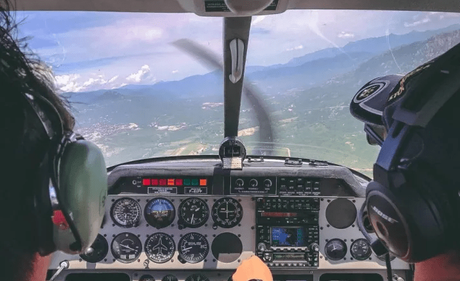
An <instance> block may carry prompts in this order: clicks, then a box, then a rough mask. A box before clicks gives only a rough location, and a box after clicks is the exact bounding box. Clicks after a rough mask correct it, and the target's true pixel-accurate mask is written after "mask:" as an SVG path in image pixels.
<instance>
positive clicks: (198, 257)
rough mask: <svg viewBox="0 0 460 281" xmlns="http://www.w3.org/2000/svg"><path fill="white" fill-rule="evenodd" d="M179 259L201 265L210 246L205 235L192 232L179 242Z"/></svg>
mask: <svg viewBox="0 0 460 281" xmlns="http://www.w3.org/2000/svg"><path fill="white" fill-rule="evenodd" d="M178 248H179V257H180V258H182V260H184V261H186V262H188V263H199V262H200V261H202V260H204V259H205V258H206V256H207V255H208V252H209V244H208V240H206V237H204V236H203V235H201V234H199V233H196V232H191V233H187V234H185V235H184V236H183V237H182V238H181V239H180V240H179V246H178Z"/></svg>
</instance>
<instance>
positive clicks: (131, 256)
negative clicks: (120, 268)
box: [112, 232, 142, 263]
mask: <svg viewBox="0 0 460 281" xmlns="http://www.w3.org/2000/svg"><path fill="white" fill-rule="evenodd" d="M141 252H142V244H141V241H140V240H139V238H137V236H136V235H134V234H132V233H128V232H125V233H120V234H118V235H117V237H115V238H114V239H113V241H112V254H113V256H114V258H116V259H117V260H118V261H121V262H124V263H129V262H133V261H135V260H136V259H137V258H139V256H140V255H141Z"/></svg>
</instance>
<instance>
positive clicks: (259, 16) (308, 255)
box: [15, 0, 460, 281]
mask: <svg viewBox="0 0 460 281" xmlns="http://www.w3.org/2000/svg"><path fill="white" fill-rule="evenodd" d="M16 2H17V3H16V7H15V8H16V9H17V13H18V16H22V15H24V19H25V20H24V23H23V29H21V30H23V33H24V35H27V36H29V35H30V36H32V39H31V47H32V48H33V49H34V50H36V51H37V52H38V54H39V55H43V56H44V60H45V62H47V63H50V64H51V66H52V68H53V71H54V72H55V73H57V78H56V81H57V84H58V87H59V88H60V89H61V91H62V95H64V96H65V97H66V98H67V99H68V100H69V101H70V103H71V105H72V108H73V109H74V110H75V111H74V112H75V116H76V121H77V124H76V131H79V132H80V133H82V134H83V135H84V136H85V137H86V138H89V139H91V140H92V141H93V142H95V143H97V144H98V145H99V146H100V148H101V150H102V151H103V153H104V156H105V157H106V163H107V166H108V168H107V175H108V195H107V197H106V200H105V216H104V220H103V222H102V224H101V226H100V230H99V233H98V235H97V238H96V240H95V241H94V242H93V243H92V245H91V247H89V248H87V249H86V250H85V251H84V252H83V253H81V254H79V255H70V254H66V253H63V252H56V253H54V254H53V255H52V261H51V264H50V266H49V269H48V274H47V280H51V281H80V280H85V281H93V280H94V281H96V280H97V281H100V280H111V281H160V280H161V281H227V280H230V277H231V276H232V274H233V273H234V272H235V270H236V269H237V267H238V266H239V265H240V264H241V263H242V262H243V261H244V260H246V259H248V258H250V257H252V256H257V257H259V258H260V259H261V260H262V261H263V262H264V263H265V264H266V265H267V266H268V267H269V268H270V270H271V271H272V274H273V280H277V281H338V280H340V281H345V280H346V281H361V280H369V281H383V280H390V279H388V278H391V280H396V281H410V280H412V278H413V277H412V276H413V266H412V265H411V264H408V263H406V262H404V261H402V260H400V259H399V258H395V257H394V256H391V255H386V254H385V255H382V254H381V253H376V252H375V249H374V248H373V247H372V245H371V244H372V241H369V239H367V238H369V237H371V238H372V239H376V236H375V233H374V231H373V228H372V225H371V224H370V223H369V220H368V218H367V213H366V212H361V211H360V210H361V207H362V205H363V203H364V201H365V190H366V186H367V184H368V183H369V182H370V181H371V180H372V176H373V175H372V165H373V163H374V161H375V159H376V155H377V153H378V148H376V147H375V146H370V145H368V143H367V140H368V139H369V138H367V139H366V133H365V132H364V130H363V128H362V123H360V122H358V121H355V119H353V117H352V115H351V114H350V109H349V105H350V101H352V100H353V102H354V103H356V104H362V105H360V106H357V107H359V108H364V109H365V106H366V105H365V103H361V102H362V101H363V100H364V101H366V99H367V98H368V97H369V96H370V95H372V94H373V93H375V92H378V91H385V90H388V89H389V88H391V87H394V85H395V83H398V81H399V80H394V79H390V78H388V79H386V80H385V79H383V80H381V81H374V82H372V83H371V84H366V83H367V82H368V81H371V79H373V78H375V77H378V76H383V75H389V74H406V73H407V72H408V71H410V70H411V69H413V68H414V67H416V66H417V65H419V64H421V63H423V62H424V61H427V60H429V59H431V58H433V57H435V56H437V55H439V54H440V53H442V52H443V51H446V50H447V49H448V48H450V47H452V46H453V45H454V44H456V42H457V43H458V42H460V25H459V24H458V19H459V18H458V16H459V15H460V14H459V12H460V6H458V5H457V4H456V3H455V1H432V2H427V1H361V0H358V1H335V0H323V1H316V0H314V1H300V0H274V1H273V0H257V1H255V0H254V1H244V0H167V1H163V0H162V1H153V0H152V1H146V0H134V1H121V0H111V1H103V0H80V1H69V0H60V1H54V0H18V1H16ZM173 16H174V17H173ZM131 26H132V28H131ZM88 34H89V35H88ZM79 36H81V38H84V39H79V38H80V37H79ZM363 85H366V86H365V87H363ZM353 97H354V98H353ZM82 207H83V208H84V206H82ZM363 230H364V231H366V233H367V236H368V237H367V238H366V236H365V235H364V234H363V232H362V231H363Z"/></svg>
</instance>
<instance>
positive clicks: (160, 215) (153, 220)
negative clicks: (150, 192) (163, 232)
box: [144, 198, 176, 229]
mask: <svg viewBox="0 0 460 281" xmlns="http://www.w3.org/2000/svg"><path fill="white" fill-rule="evenodd" d="M144 213H145V214H144V216H145V220H146V221H147V222H148V223H149V224H150V225H151V226H153V227H156V228H157V229H159V228H163V227H167V226H168V225H170V224H171V223H172V222H173V221H174V217H175V216H176V210H175V209H174V205H173V204H172V203H171V201H169V200H168V199H165V198H155V199H152V200H150V201H149V202H148V203H147V205H146V206H145V210H144Z"/></svg>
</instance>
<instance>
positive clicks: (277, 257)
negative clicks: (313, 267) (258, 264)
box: [273, 254, 305, 261]
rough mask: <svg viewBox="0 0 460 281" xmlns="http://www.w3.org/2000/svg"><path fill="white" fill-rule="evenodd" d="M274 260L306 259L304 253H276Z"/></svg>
mask: <svg viewBox="0 0 460 281" xmlns="http://www.w3.org/2000/svg"><path fill="white" fill-rule="evenodd" d="M273 259H274V260H296V261H297V260H299V261H301V260H305V257H304V254H274V255H273Z"/></svg>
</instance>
